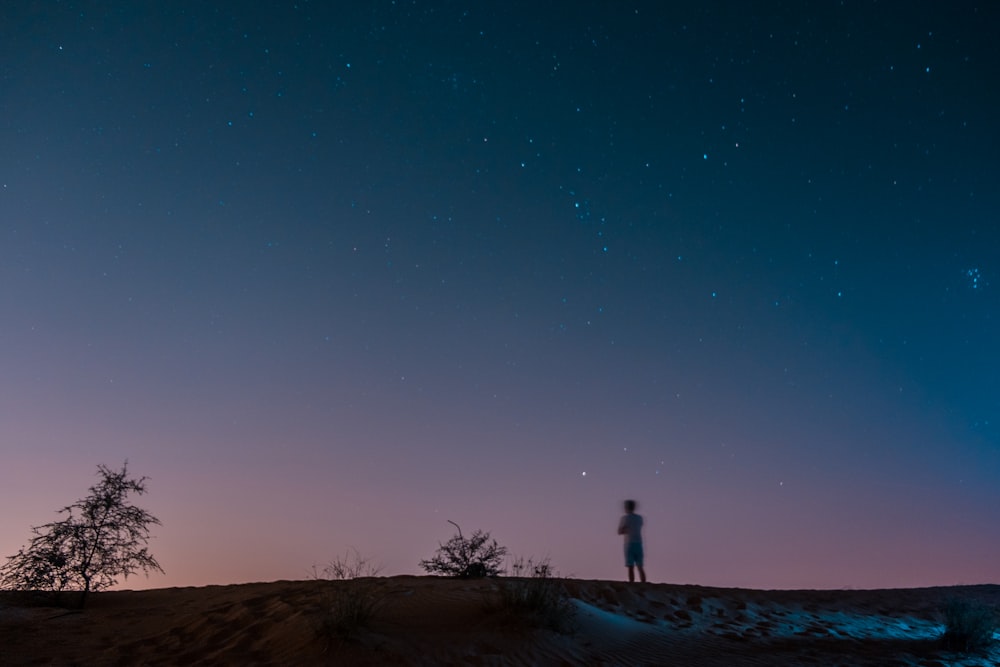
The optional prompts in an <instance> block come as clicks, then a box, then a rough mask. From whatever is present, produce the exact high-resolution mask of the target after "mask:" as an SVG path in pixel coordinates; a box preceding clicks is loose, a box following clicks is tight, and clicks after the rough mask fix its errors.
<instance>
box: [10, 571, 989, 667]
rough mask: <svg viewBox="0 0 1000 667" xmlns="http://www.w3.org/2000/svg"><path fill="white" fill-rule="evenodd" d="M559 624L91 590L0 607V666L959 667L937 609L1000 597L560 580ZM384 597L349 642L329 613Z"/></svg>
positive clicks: (393, 582) (954, 590)
mask: <svg viewBox="0 0 1000 667" xmlns="http://www.w3.org/2000/svg"><path fill="white" fill-rule="evenodd" d="M563 583H564V585H565V588H566V592H567V593H568V595H569V596H570V605H572V608H573V609H574V610H575V614H573V622H572V628H571V629H569V630H568V631H563V632H557V631H553V630H549V629H545V628H539V627H533V624H532V623H528V622H523V619H521V620H519V619H518V618H516V617H512V616H511V615H509V614H504V613H501V612H499V611H497V610H496V609H495V608H493V607H492V606H491V604H490V601H491V600H492V599H493V596H494V595H495V590H496V586H497V582H496V581H491V580H478V581H461V580H452V579H440V578H433V577H411V576H399V577H386V578H373V579H360V580H354V581H347V582H329V581H294V582H290V581H278V582H273V583H260V584H242V585H234V586H208V587H203V588H172V589H160V590H148V591H120V592H104V593H98V594H95V595H93V596H92V598H91V601H90V602H89V604H88V607H87V609H86V610H84V611H71V610H66V609H60V608H54V607H46V606H27V605H25V603H24V602H23V601H18V600H17V599H16V598H14V597H13V596H10V595H6V596H4V597H2V598H0V664H2V665H180V664H184V665H189V664H201V665H441V664H459V665H510V664H514V665H681V666H693V667H697V666H704V667H716V666H717V667H738V666H740V665H746V666H760V667H764V666H768V667H771V666H778V665H797V666H802V665H816V666H823V667H831V666H833V665H851V666H854V665H872V666H874V665H878V666H880V667H884V666H887V665H897V666H899V667H915V666H918V665H919V666H921V667H945V666H948V667H958V666H962V667H972V666H973V665H997V664H1000V648H995V649H994V650H993V652H992V654H990V655H986V656H978V657H977V656H972V657H966V656H959V655H956V654H951V653H947V652H943V651H942V650H941V649H940V645H939V642H938V641H937V640H938V638H939V636H940V635H941V633H942V631H943V626H942V622H941V615H940V609H941V608H942V607H943V605H944V603H945V602H946V601H947V600H949V599H955V598H962V599H969V600H977V601H983V602H986V603H989V604H1000V586H963V587H950V588H925V589H906V590H875V591H757V590H744V589H720V588H707V587H701V586H680V585H671V584H648V585H630V584H626V583H623V582H608V581H584V580H566V581H565V582H563ZM352 593H353V594H355V595H356V594H358V593H362V594H363V597H362V598H361V599H376V600H379V601H381V603H382V604H381V606H380V607H379V608H378V610H377V612H376V614H375V616H374V618H373V619H372V621H371V623H370V624H369V625H368V626H367V627H362V628H359V629H358V630H357V631H355V632H354V633H352V634H351V635H350V636H348V637H347V638H343V637H342V636H341V635H340V634H337V633H330V632H327V631H324V630H322V628H323V627H324V619H328V618H329V610H330V608H331V605H332V604H334V603H335V601H337V600H344V599H347V596H349V595H351V594H352Z"/></svg>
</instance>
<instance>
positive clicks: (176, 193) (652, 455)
mask: <svg viewBox="0 0 1000 667" xmlns="http://www.w3.org/2000/svg"><path fill="white" fill-rule="evenodd" d="M998 21H1000V9H998V7H997V6H996V5H995V4H994V3H990V2H982V3H975V2H961V1H960V2H953V3H940V2H934V1H918V2H910V3H898V2H869V1H864V2H862V1H851V0H848V1H844V2H836V1H822V2H801V3H800V2H777V1H761V2H752V3H743V2H697V3H696V2H683V3H682V2H640V3H625V2H572V3H569V2H565V3H551V4H546V3H538V2H531V3H528V2H510V1H508V2H503V3H499V2H498V3H485V2H465V3H459V2H433V1H426V2H425V1H423V0H413V1H411V0H405V1H404V0H397V1H395V2H392V1H390V0H377V1H374V2H308V1H305V0H300V1H299V2H298V3H295V2H291V1H288V2H266V1H263V2H255V3H250V2H213V3H204V2H164V3H153V2H119V3H114V2H55V1H48V2H41V1H36V2H28V1H20V2H9V3H6V4H5V5H4V7H3V9H2V10H0V448H2V451H0V453H2V467H0V555H9V554H13V553H14V552H16V551H17V549H18V547H20V546H21V545H23V544H25V543H26V542H27V540H28V539H29V537H30V526H32V525H39V524H42V523H45V522H48V521H52V520H55V519H56V518H58V517H57V515H56V514H55V510H57V509H59V508H60V507H63V506H65V505H67V504H69V503H71V502H73V501H74V500H76V499H78V498H80V497H82V496H84V495H85V494H86V490H87V487H89V486H90V485H91V484H93V483H94V482H95V481H96V476H95V474H96V466H97V464H99V463H104V464H107V465H109V466H112V467H117V466H120V464H121V463H122V462H123V461H124V460H125V459H128V461H129V468H130V469H131V470H132V471H133V472H135V473H136V474H138V475H147V476H148V477H149V478H150V479H149V483H148V488H149V493H148V494H147V495H145V496H143V497H142V498H141V499H140V500H139V504H140V505H142V506H143V507H145V508H146V509H148V510H149V511H151V512H152V513H153V514H155V515H156V516H158V517H159V518H160V519H161V520H162V521H163V526H162V527H158V528H155V529H154V535H155V539H154V541H153V543H152V551H153V553H154V555H156V556H157V557H158V558H159V560H160V562H161V564H162V565H163V567H164V569H165V570H166V574H165V575H156V576H153V577H151V578H150V579H148V580H146V579H143V578H142V577H141V576H140V577H139V578H137V579H129V580H128V582H127V585H128V586H129V587H162V586H175V585H202V584H210V583H213V584H224V583H235V582H245V581H261V580H272V579H301V578H305V577H306V576H307V574H308V571H309V569H310V567H311V566H312V565H313V564H316V563H320V564H322V563H324V562H326V561H329V560H330V559H331V558H334V557H336V556H337V555H343V554H344V552H345V550H346V549H348V548H352V547H353V548H356V549H357V550H358V551H359V552H361V553H362V554H365V555H367V556H369V557H371V558H372V559H373V560H374V561H377V562H379V563H381V564H383V565H384V568H383V570H382V572H383V574H410V573H412V574H417V573H420V572H421V570H420V569H419V567H418V562H419V561H420V560H421V559H423V558H428V557H430V556H431V555H432V554H433V552H434V550H435V549H436V548H437V545H438V543H439V542H441V541H445V540H447V539H448V538H449V537H450V536H451V534H452V532H453V527H452V526H451V525H450V524H449V523H447V520H449V519H450V520H454V521H457V522H458V523H459V524H460V525H461V526H462V528H463V529H464V530H465V531H466V533H469V532H471V531H472V530H474V529H476V528H481V529H485V530H489V531H491V532H492V534H493V536H494V537H496V538H497V539H498V540H499V541H500V542H501V543H503V544H505V545H507V546H508V547H509V548H510V549H511V551H512V552H514V553H517V554H522V555H524V556H535V557H544V556H548V557H550V558H551V559H552V562H553V564H554V565H555V567H556V568H557V569H558V570H559V572H560V573H562V574H564V575H571V576H575V577H580V578H622V577H623V576H624V574H625V568H624V567H623V562H622V555H621V538H620V537H619V536H617V535H616V534H615V529H616V527H617V523H618V518H619V516H620V514H621V503H622V501H623V500H624V499H625V498H630V497H632V498H635V499H637V500H638V502H639V512H640V513H641V514H643V515H644V516H645V518H646V552H647V562H646V569H647V571H648V573H649V576H650V579H651V580H652V581H669V582H676V583H699V584H705V585H727V586H728V585H734V586H749V587H759V588H770V587H781V588H785V587H808V588H817V587H830V588H839V587H855V588H861V587H889V586H922V585H933V584H956V583H983V582H992V583H997V582H998V581H1000V522H998V517H1000V512H998V510H997V508H998V507H1000V353H998V347H997V343H998V341H1000V326H998V325H1000V321H998V313H1000V219H998V212H1000V173H998V168H997V149H998V147H1000V134H998V129H997V124H996V120H995V115H996V113H997V108H998V101H1000V94H998V86H997V84H998V82H1000V56H997V49H996V30H995V27H996V25H998Z"/></svg>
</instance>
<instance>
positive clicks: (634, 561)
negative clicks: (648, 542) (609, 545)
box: [625, 542, 642, 567]
mask: <svg viewBox="0 0 1000 667" xmlns="http://www.w3.org/2000/svg"><path fill="white" fill-rule="evenodd" d="M634 565H638V566H639V567H642V542H628V543H626V544H625V567H632V566H634Z"/></svg>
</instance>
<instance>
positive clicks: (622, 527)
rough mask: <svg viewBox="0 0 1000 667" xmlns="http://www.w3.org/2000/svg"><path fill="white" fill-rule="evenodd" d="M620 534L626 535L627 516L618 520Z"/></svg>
mask: <svg viewBox="0 0 1000 667" xmlns="http://www.w3.org/2000/svg"><path fill="white" fill-rule="evenodd" d="M618 534H619V535H624V534H625V517H622V518H621V519H619V521H618Z"/></svg>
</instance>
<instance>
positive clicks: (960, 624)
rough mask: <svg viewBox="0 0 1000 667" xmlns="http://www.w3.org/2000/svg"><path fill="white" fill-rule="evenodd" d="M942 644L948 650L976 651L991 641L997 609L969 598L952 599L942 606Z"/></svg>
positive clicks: (982, 648) (983, 648)
mask: <svg viewBox="0 0 1000 667" xmlns="http://www.w3.org/2000/svg"><path fill="white" fill-rule="evenodd" d="M944 624H945V630H944V637H942V640H943V642H944V646H945V648H946V649H948V650H949V651H959V652H962V653H977V652H981V651H984V650H985V649H987V648H989V646H990V645H991V644H992V643H993V632H994V631H995V630H996V628H997V610H996V608H994V607H991V606H990V605H987V604H984V603H981V602H972V601H969V600H952V601H950V602H948V604H947V605H946V606H945V608H944Z"/></svg>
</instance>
